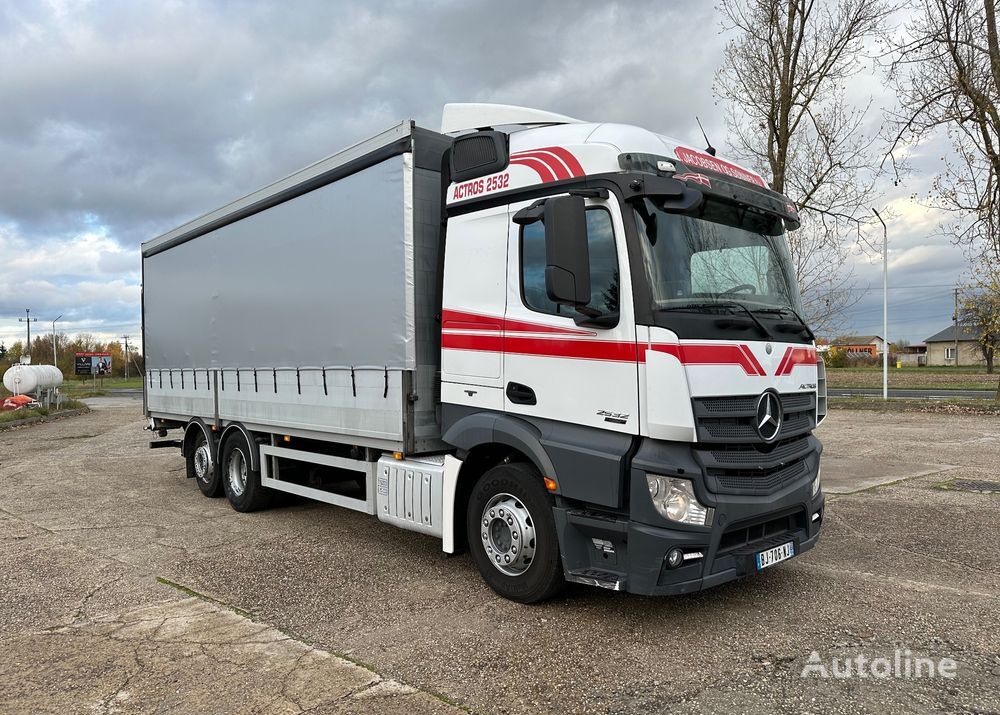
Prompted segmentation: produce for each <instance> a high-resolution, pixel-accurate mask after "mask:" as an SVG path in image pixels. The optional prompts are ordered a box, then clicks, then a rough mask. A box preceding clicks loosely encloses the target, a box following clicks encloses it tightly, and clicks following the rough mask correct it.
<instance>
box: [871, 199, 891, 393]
mask: <svg viewBox="0 0 1000 715" xmlns="http://www.w3.org/2000/svg"><path fill="white" fill-rule="evenodd" d="M872 213H873V214H875V218H877V219H878V221H879V223H880V224H882V399H883V400H888V399H889V231H888V229H886V227H885V221H883V220H882V217H881V216H879V215H878V211H876V210H875V209H874V208H873V209H872Z"/></svg>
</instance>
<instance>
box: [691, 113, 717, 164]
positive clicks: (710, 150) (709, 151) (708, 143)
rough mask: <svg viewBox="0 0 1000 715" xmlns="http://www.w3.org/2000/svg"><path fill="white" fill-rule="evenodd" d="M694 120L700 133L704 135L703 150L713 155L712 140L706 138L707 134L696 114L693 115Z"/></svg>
mask: <svg viewBox="0 0 1000 715" xmlns="http://www.w3.org/2000/svg"><path fill="white" fill-rule="evenodd" d="M694 120H695V121H696V122H698V128H699V129H701V135H702V136H703V137H705V144H706V147H705V151H707V152H708V153H709V154H711V155H712V156H715V147H714V146H712V142H710V141H709V140H708V134H706V133H705V127H703V126H701V120H700V119H698V115H697V114H696V115H694Z"/></svg>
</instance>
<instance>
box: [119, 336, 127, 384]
mask: <svg viewBox="0 0 1000 715" xmlns="http://www.w3.org/2000/svg"><path fill="white" fill-rule="evenodd" d="M121 338H122V340H124V341H125V356H124V357H125V379H126V380H127V379H128V336H127V335H122V336H121Z"/></svg>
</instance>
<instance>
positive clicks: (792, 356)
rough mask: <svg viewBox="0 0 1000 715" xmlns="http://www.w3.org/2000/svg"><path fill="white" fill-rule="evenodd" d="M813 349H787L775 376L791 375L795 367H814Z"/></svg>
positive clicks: (814, 354) (814, 352)
mask: <svg viewBox="0 0 1000 715" xmlns="http://www.w3.org/2000/svg"><path fill="white" fill-rule="evenodd" d="M815 364H816V349H815V348H787V349H786V350H785V355H784V357H782V358H781V364H780V365H778V369H777V371H776V372H775V373H774V374H775V375H778V376H781V375H791V374H792V370H794V369H795V366H796V365H815Z"/></svg>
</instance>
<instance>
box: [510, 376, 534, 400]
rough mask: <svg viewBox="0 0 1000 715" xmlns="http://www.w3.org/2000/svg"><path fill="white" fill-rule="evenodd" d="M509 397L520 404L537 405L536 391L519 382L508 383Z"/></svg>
mask: <svg viewBox="0 0 1000 715" xmlns="http://www.w3.org/2000/svg"><path fill="white" fill-rule="evenodd" d="M507 399H508V400H510V401H511V402H514V403H516V404H518V405H537V404H538V400H537V399H535V391H534V390H532V389H531V388H530V387H528V386H527V385H522V384H521V383H519V382H508V383H507Z"/></svg>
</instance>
